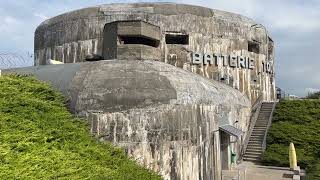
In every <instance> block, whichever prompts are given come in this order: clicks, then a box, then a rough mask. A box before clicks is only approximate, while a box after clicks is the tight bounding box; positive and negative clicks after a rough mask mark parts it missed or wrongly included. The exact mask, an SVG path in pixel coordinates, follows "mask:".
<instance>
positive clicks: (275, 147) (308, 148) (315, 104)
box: [263, 100, 320, 179]
mask: <svg viewBox="0 0 320 180" xmlns="http://www.w3.org/2000/svg"><path fill="white" fill-rule="evenodd" d="M290 142H293V143H294V145H295V148H296V152H297V158H298V165H299V166H300V167H301V168H304V169H306V170H307V173H308V177H309V178H310V179H320V100H293V101H290V100H285V101H281V102H279V103H278V104H277V107H276V111H275V113H274V117H273V122H272V126H271V129H270V131H269V133H268V137H267V149H266V151H265V153H264V155H263V163H264V164H266V165H274V166H289V144H290Z"/></svg>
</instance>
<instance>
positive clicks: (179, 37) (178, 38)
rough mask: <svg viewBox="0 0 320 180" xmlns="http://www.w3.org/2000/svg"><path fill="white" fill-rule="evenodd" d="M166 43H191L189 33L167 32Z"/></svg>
mask: <svg viewBox="0 0 320 180" xmlns="http://www.w3.org/2000/svg"><path fill="white" fill-rule="evenodd" d="M166 44H183V45H187V44H189V35H185V34H166Z"/></svg>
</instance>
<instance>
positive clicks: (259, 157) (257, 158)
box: [243, 154, 261, 160]
mask: <svg viewBox="0 0 320 180" xmlns="http://www.w3.org/2000/svg"><path fill="white" fill-rule="evenodd" d="M243 157H244V158H252V159H256V160H259V159H261V156H260V155H251V154H245V155H244V156H243Z"/></svg>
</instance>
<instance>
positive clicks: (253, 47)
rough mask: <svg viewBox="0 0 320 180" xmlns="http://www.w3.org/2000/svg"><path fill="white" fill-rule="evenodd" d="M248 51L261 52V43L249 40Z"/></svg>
mask: <svg viewBox="0 0 320 180" xmlns="http://www.w3.org/2000/svg"><path fill="white" fill-rule="evenodd" d="M248 51H249V52H254V53H257V54H259V51H260V45H259V43H256V42H252V41H248Z"/></svg>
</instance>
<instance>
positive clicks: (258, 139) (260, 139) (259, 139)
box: [249, 138, 263, 142]
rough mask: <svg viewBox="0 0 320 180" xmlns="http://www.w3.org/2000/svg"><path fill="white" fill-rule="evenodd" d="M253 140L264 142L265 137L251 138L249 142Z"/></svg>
mask: <svg viewBox="0 0 320 180" xmlns="http://www.w3.org/2000/svg"><path fill="white" fill-rule="evenodd" d="M250 141H252V142H262V141H263V138H250V139H249V142H250Z"/></svg>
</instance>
